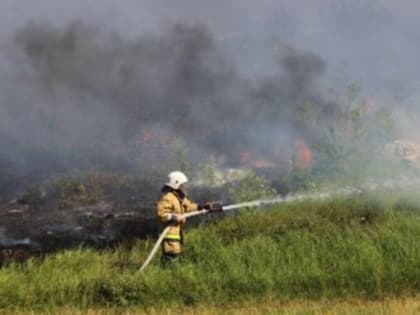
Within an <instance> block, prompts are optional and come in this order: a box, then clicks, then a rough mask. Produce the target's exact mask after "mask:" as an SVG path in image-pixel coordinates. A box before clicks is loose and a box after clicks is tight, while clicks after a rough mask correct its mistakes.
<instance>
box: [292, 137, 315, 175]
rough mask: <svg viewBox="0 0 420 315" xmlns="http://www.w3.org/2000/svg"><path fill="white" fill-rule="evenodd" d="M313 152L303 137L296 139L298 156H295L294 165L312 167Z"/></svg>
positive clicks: (304, 167)
mask: <svg viewBox="0 0 420 315" xmlns="http://www.w3.org/2000/svg"><path fill="white" fill-rule="evenodd" d="M313 161H314V159H313V153H312V150H311V149H310V148H309V146H308V145H307V144H306V142H305V141H304V140H303V139H299V140H297V141H296V156H295V158H294V165H295V167H297V168H299V169H307V168H310V167H311V166H312V164H313Z"/></svg>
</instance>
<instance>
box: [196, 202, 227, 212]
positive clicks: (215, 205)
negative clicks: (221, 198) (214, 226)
mask: <svg viewBox="0 0 420 315" xmlns="http://www.w3.org/2000/svg"><path fill="white" fill-rule="evenodd" d="M198 209H199V210H202V209H205V210H207V211H209V212H216V211H223V208H222V205H221V204H220V203H219V202H206V203H205V204H203V205H199V206H198Z"/></svg>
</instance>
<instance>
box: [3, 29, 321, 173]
mask: <svg viewBox="0 0 420 315" xmlns="http://www.w3.org/2000/svg"><path fill="white" fill-rule="evenodd" d="M3 58H4V59H5V60H6V61H7V63H8V64H9V67H10V69H11V71H10V72H9V73H8V76H7V77H6V78H3V83H5V82H7V83H6V84H2V88H3V93H2V99H1V105H2V106H1V109H2V115H1V120H2V123H1V126H2V130H1V137H0V139H1V140H0V141H1V143H0V145H2V147H7V148H9V149H8V150H5V151H2V156H1V158H2V160H3V161H6V162H11V163H12V164H14V166H15V167H16V168H19V169H20V172H23V173H25V172H28V173H30V172H33V171H38V172H40V171H42V170H45V169H50V170H51V169H56V170H57V171H63V172H64V171H66V170H68V169H74V168H90V167H93V166H98V165H100V166H106V167H115V166H116V164H115V163H117V164H118V163H119V167H122V166H124V165H125V167H130V165H129V164H130V161H129V159H128V156H129V154H130V152H129V151H130V148H132V147H133V146H134V147H136V149H137V153H139V152H142V151H144V150H148V149H149V150H150V147H149V148H147V147H145V146H144V144H145V143H147V142H152V141H160V142H162V138H165V137H169V138H179V139H182V140H184V141H185V143H186V144H187V146H188V147H189V148H190V149H191V151H192V155H194V154H195V156H196V157H198V158H200V157H201V158H202V157H204V156H205V155H206V154H215V155H218V156H225V157H226V159H227V161H228V162H227V163H230V164H232V163H233V164H235V163H238V161H239V158H240V154H241V151H243V150H251V151H253V152H259V153H258V154H259V155H261V156H264V155H268V156H269V155H270V154H272V151H273V146H275V145H279V146H282V147H283V146H284V147H286V150H285V151H286V152H284V153H288V152H287V150H288V149H287V147H289V146H290V144H293V141H295V140H296V139H298V138H299V137H306V135H305V130H302V129H299V130H298V127H299V126H298V125H296V121H294V120H295V117H296V106H297V104H298V103H299V102H301V103H302V102H305V101H311V102H314V103H316V104H320V105H319V106H324V104H325V102H324V100H323V99H322V93H321V87H320V78H321V77H322V75H323V73H324V69H325V63H324V62H323V60H322V59H321V58H320V57H318V56H316V55H314V54H312V53H305V52H301V51H297V50H295V49H292V48H287V47H286V48H284V49H283V51H282V52H281V53H279V54H278V55H277V56H273V58H277V70H276V71H275V74H272V75H270V76H260V78H259V79H258V80H256V81H255V80H254V81H250V80H245V79H243V78H241V77H240V76H239V75H238V74H237V71H236V70H235V66H234V64H233V62H232V61H231V60H230V58H229V56H227V55H226V54H225V52H224V51H223V50H222V49H221V48H220V47H218V44H217V42H216V41H215V40H214V38H213V36H212V34H211V32H210V31H209V30H208V29H207V28H206V27H204V26H202V25H183V24H176V25H175V26H174V27H172V28H169V29H167V30H166V31H165V32H164V33H161V34H157V35H156V34H155V35H143V36H141V37H138V38H135V39H127V38H124V37H122V36H120V35H118V34H117V33H111V32H105V31H103V30H100V29H98V28H96V27H93V26H88V25H86V24H83V23H74V24H71V25H69V26H68V27H64V28H59V27H53V26H51V25H48V24H38V23H31V24H29V25H27V26H26V27H24V28H23V29H21V30H19V32H18V33H17V34H16V35H15V37H14V42H13V46H12V47H11V48H10V47H9V49H8V50H6V51H4V52H3ZM6 80H7V81H6ZM325 106H329V105H325ZM311 134H312V136H313V135H314V133H313V130H311ZM153 138H158V139H153ZM283 158H284V156H283ZM156 163H159V161H156ZM147 167H148V166H146V167H145V168H147Z"/></svg>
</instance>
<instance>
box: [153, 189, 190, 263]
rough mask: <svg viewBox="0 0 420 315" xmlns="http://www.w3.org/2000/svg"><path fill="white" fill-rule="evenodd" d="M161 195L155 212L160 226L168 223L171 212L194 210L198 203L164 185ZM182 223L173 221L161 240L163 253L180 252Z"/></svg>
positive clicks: (179, 213)
mask: <svg viewBox="0 0 420 315" xmlns="http://www.w3.org/2000/svg"><path fill="white" fill-rule="evenodd" d="M162 192H163V194H162V197H161V199H160V200H159V202H158V204H157V207H156V213H157V216H158V218H159V221H160V223H161V225H162V226H166V224H168V223H170V221H171V217H172V214H177V215H181V214H183V213H186V212H191V211H196V210H197V208H198V205H197V204H196V203H194V202H192V201H191V200H189V199H188V198H187V197H185V195H184V194H183V193H182V192H181V191H177V190H174V189H171V188H169V187H164V188H163V189H162ZM182 225H183V224H181V223H173V226H171V228H170V229H169V232H168V234H166V237H165V239H164V240H163V242H162V250H163V253H164V254H173V255H177V254H179V253H181V244H182V241H183V239H182Z"/></svg>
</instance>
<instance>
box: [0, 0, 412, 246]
mask: <svg viewBox="0 0 420 315" xmlns="http://www.w3.org/2000/svg"><path fill="white" fill-rule="evenodd" d="M11 6H12V7H13V5H11ZM16 6H18V5H16ZM355 6H356V7H355V10H356V13H357V12H359V11H360V12H365V11H364V10H360V8H358V7H357V6H363V5H362V4H358V5H355ZM81 7H82V6H81ZM128 7H129V6H128ZM128 7H127V8H125V10H127V9H128ZM235 7H236V6H235ZM28 8H30V9H33V10H34V11H36V10H35V9H36V8H33V7H31V6H28ZM189 8H190V9H191V10H192V11H194V10H196V9H197V10H198V8H196V7H195V6H194V5H191V6H189ZM155 9H156V8H155ZM334 10H335V11H334V12H335V13H337V14H338V15H339V14H340V12H341V11H342V10H344V11H345V10H346V7H345V6H344V7H340V6H338V7H337V8H335V9H334ZM369 10H371V14H373V16H376V17H377V18H376V19H371V18H366V16H363V15H361V16H360V17H359V18H360V19H362V20H361V21H362V22H363V23H366V22H367V20H369V23H376V24H375V25H377V26H378V25H382V24H383V23H384V21H388V19H387V18H386V17H387V15H386V14H385V15H384V14H383V12H382V11H381V10H379V11H378V10H377V8H376V7H375V6H373V8H371V9H369ZM29 11H30V10H29ZM47 11H48V10H47ZM263 11H264V10H263ZM60 12H61V11H60ZM212 12H213V11H212ZM216 12H218V10H215V11H214V12H213V13H214V14H216ZM282 12H283V11H282ZM288 12H289V13H290V11H287V10H285V11H284V12H283V13H281V14H280V11H279V12H278V14H279V16H278V17H277V18H276V19H274V20H272V19H271V18H270V19H269V21H270V22H267V25H263V27H261V26H259V27H257V29H260V32H257V34H255V33H253V32H250V33H249V37H250V38H252V37H254V38H253V40H249V41H247V40H245V42H247V43H252V45H242V44H241V41H238V36H237V35H235V33H233V35H232V34H230V33H224V32H221V31H220V29H217V27H216V28H215V25H214V23H213V24H212V23H210V24H211V25H209V23H207V22H208V21H206V19H204V20H203V21H202V22H197V21H194V19H191V18H181V16H179V17H178V18H177V19H175V21H172V20H166V19H164V20H165V21H164V22H162V21H161V20H160V19H158V18H156V20H159V21H158V22H157V24H159V27H155V28H147V27H145V28H144V30H143V28H142V27H141V26H144V25H142V22H139V25H138V26H139V27H140V28H141V31H139V32H129V31H127V30H126V31H125V32H124V31H122V30H121V29H118V28H113V27H108V26H107V27H105V24H104V23H103V22H100V21H98V20H97V19H90V18H89V17H88V18H82V19H77V18H74V17H71V18H69V17H68V16H67V17H66V18H63V21H59V22H58V23H57V21H55V22H54V21H48V20H46V21H41V19H39V18H38V19H34V20H33V21H29V22H28V21H25V22H24V23H21V24H20V25H19V26H13V27H10V32H9V33H8V34H7V36H6V35H4V36H2V37H1V39H2V45H1V48H0V60H1V63H0V64H1V74H0V146H1V148H2V150H1V151H0V164H1V165H0V192H1V194H0V195H1V196H0V199H1V208H2V211H3V212H4V220H3V222H9V223H7V224H6V223H5V224H6V225H8V226H7V228H6V231H5V233H4V234H5V235H4V237H3V239H4V244H6V243H7V244H21V245H22V244H23V243H24V242H23V241H22V240H27V239H28V235H31V237H29V239H30V242H32V243H31V244H42V246H41V247H44V248H53V247H55V246H56V244H60V246H61V245H62V246H66V247H67V246H72V245H75V244H81V243H83V244H86V243H87V244H94V245H99V246H103V245H105V246H106V245H108V243H109V242H112V241H114V240H117V239H121V238H123V237H126V236H128V237H131V236H145V235H146V234H149V233H152V231H154V229H155V225H154V224H153V222H154V221H153V222H152V221H150V220H149V219H145V217H149V216H150V214H151V213H152V212H153V205H154V201H155V199H156V197H157V195H158V194H159V188H160V186H161V185H162V183H163V182H164V181H165V179H166V178H165V176H166V174H167V173H168V172H169V171H171V170H174V169H181V170H184V171H186V172H187V173H188V175H189V176H190V178H191V179H192V181H191V184H192V185H191V187H192V189H193V191H192V193H193V195H194V196H195V197H196V198H198V199H203V200H204V199H223V200H225V201H229V200H235V199H236V198H235V196H240V197H241V198H246V196H248V197H249V198H250V197H251V196H253V197H259V196H260V195H261V196H266V195H269V194H271V193H273V192H274V193H287V192H290V191H297V190H308V189H322V188H324V186H327V187H328V186H329V187H331V186H337V185H357V186H363V185H364V184H366V183H367V182H369V183H371V182H375V181H384V180H385V179H387V178H392V179H393V180H395V179H398V178H399V177H406V176H407V174H409V175H410V176H411V177H415V176H417V168H416V167H415V164H413V163H412V162H413V161H412V160H407V159H404V157H402V158H401V159H400V158H399V157H397V158H396V159H395V158H394V159H392V161H390V160H386V159H385V155H386V154H385V153H384V147H385V145H386V144H387V143H389V142H392V141H393V140H395V139H397V138H399V137H403V136H404V137H407V136H409V137H410V138H413V139H414V140H416V128H415V124H406V123H405V120H404V121H403V120H402V119H401V118H399V117H404V116H402V115H400V116H398V115H399V114H400V113H401V112H403V113H405V117H407V116H410V117H415V112H416V110H415V106H413V105H412V104H411V105H405V106H399V105H397V106H392V105H391V104H392V102H394V101H396V100H398V99H402V96H401V95H402V94H404V93H402V92H401V91H402V90H401V84H400V83H401V82H400V81H398V82H397V83H398V84H397V83H395V82H394V81H392V82H394V83H395V85H394V86H392V84H391V83H392V82H389V81H386V82H385V81H380V80H379V79H378V80H377V82H376V81H375V82H374V83H372V82H371V81H373V80H371V81H369V80H368V81H367V82H366V81H365V80H363V78H362V79H360V82H358V81H357V79H359V78H361V77H360V76H357V75H354V74H355V73H357V71H355V70H354V69H353V67H344V68H343V69H341V70H340V71H344V72H345V73H344V74H345V76H347V75H348V76H349V77H350V78H355V80H350V79H349V80H345V79H343V77H342V75H343V73H341V72H340V71H339V70H337V64H336V63H334V62H333V61H332V59H333V58H332V57H331V54H332V51H333V50H329V51H328V53H322V50H321V51H320V50H319V49H318V48H319V46H316V47H314V49H311V48H309V47H308V43H304V42H303V41H302V37H301V38H300V40H287V39H288V38H289V36H292V34H294V33H295V32H296V29H295V26H294V23H295V22H294V19H295V17H293V14H290V15H289V14H288ZM360 12H359V13H360ZM209 13H210V12H209ZM265 13H267V12H265ZM177 14H180V13H179V12H178V13H177ZM183 14H187V15H188V12H187V11H186V12H184V13H183ZM181 15H182V14H181ZM216 15H217V14H216ZM57 16H58V15H57ZM76 16H77V14H76ZM263 16H264V15H263ZM368 16H369V15H368ZM333 20H334V19H333ZM371 21H372V22H371ZM161 22H162V23H161ZM350 22H351V21H350ZM350 22H349V23H350ZM330 23H333V22H331V21H330ZM351 23H356V21H353V22H351ZM239 24H240V25H241V27H240V28H244V29H243V30H242V29H241V32H240V34H241V35H240V36H239V38H241V37H246V34H247V33H246V32H245V30H246V29H247V28H246V27H245V26H244V24H243V21H242V22H241V23H239ZM278 25H280V26H282V27H281V29H278V28H276V27H275V26H278ZM220 27H221V28H223V23H221V25H220ZM378 29H379V28H377V27H375V28H370V30H371V31H370V32H378ZM338 30H339V31H341V32H344V33H345V34H347V36H349V40H350V39H351V40H352V41H354V40H355V36H354V34H352V33H351V32H350V31H349V30H348V29H338ZM346 32H350V33H346ZM302 34H303V33H302ZM369 34H371V33H367V34H365V36H371V35H369ZM392 34H394V33H392ZM2 35H3V34H2ZM271 35H273V36H271ZM274 35H275V36H274ZM305 36H306V35H305ZM338 42H339V41H338V40H337V43H338ZM347 45H349V44H348V43H347ZM309 46H310V45H309ZM372 46H373V45H372ZM343 47H345V45H344V46H343ZM343 47H336V49H337V51H342V50H343V49H344V48H343ZM369 47H370V46H369ZM314 51H316V52H314ZM320 52H321V53H320ZM324 52H325V50H324ZM385 59H386V58H385ZM255 60H259V61H258V62H254V61H255ZM386 60H387V59H386ZM408 60H410V59H408ZM352 62H354V66H355V67H354V68H356V69H359V68H360V67H361V65H360V64H358V63H357V60H352ZM390 68H391V66H390ZM390 68H387V69H390ZM359 70H360V69H359ZM337 76H338V77H340V78H341V79H337ZM362 77H363V76H362ZM396 77H401V74H398V75H397V74H396ZM378 82H379V83H378ZM380 82H383V84H384V86H386V87H389V86H392V87H393V89H391V91H394V92H395V91H396V92H395V93H391V94H392V95H391V96H390V95H389V94H387V93H380V92H381V91H383V90H384V88H383V87H381V86H380ZM378 86H379V88H378ZM377 91H379V92H378V93H375V92H377ZM408 94H409V95H410V97H414V96H413V95H415V94H413V93H411V92H410V93H408ZM407 97H408V96H407ZM232 169H233V170H237V171H238V172H239V174H247V175H245V179H244V178H243V177H241V178H242V179H241V178H238V177H236V178H235V180H233V179H230V180H232V181H231V182H229V179H226V178H224V179H223V178H222V180H220V174H227V173H228V172H230V171H231V170H232ZM249 170H254V171H255V172H256V174H248V173H247V172H248V171H249ZM241 176H242V175H241ZM222 177H223V176H222ZM241 181H242V182H241ZM198 183H200V184H201V185H198ZM252 183H263V185H262V186H261V185H260V186H258V187H256V186H252ZM247 185H248V186H247ZM203 187H204V188H203ZM244 187H245V188H244ZM261 187H262V188H261ZM272 188H274V190H273V189H272ZM260 190H261V191H260ZM10 202H11V203H10ZM10 211H12V212H10ZM23 218H24V219H23ZM35 218H36V220H35ZM133 218H135V220H134V221H133ZM34 220H35V221H34ZM34 222H37V224H36V225H34ZM34 226H35V227H36V228H34ZM28 231H30V232H28ZM28 233H29V234H28ZM34 240H36V241H34ZM57 240H58V241H57ZM69 240H72V241H69ZM6 241H7V242H6ZM16 241H18V242H17V243H16ZM25 243H27V242H26V241H25ZM45 244H47V245H45ZM23 245H25V244H23Z"/></svg>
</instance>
